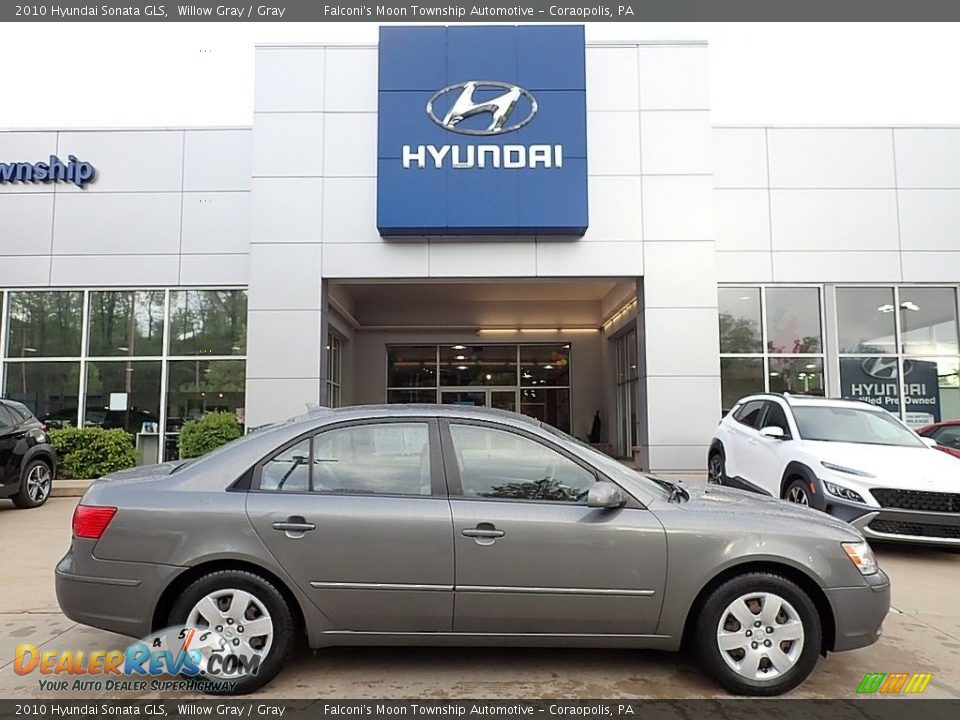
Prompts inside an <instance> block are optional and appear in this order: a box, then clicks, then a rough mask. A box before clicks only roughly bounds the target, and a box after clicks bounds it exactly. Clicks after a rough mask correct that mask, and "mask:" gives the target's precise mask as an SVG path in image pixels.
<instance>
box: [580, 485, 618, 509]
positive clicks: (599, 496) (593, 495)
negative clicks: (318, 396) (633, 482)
mask: <svg viewBox="0 0 960 720" xmlns="http://www.w3.org/2000/svg"><path fill="white" fill-rule="evenodd" d="M626 502H627V498H626V496H625V495H624V494H623V490H621V489H620V488H618V487H617V486H616V485H614V484H613V483H612V482H607V481H606V480H601V481H599V482H595V483H594V484H593V485H591V486H590V491H589V492H588V493H587V507H592V508H618V507H623V506H624V505H625V504H626Z"/></svg>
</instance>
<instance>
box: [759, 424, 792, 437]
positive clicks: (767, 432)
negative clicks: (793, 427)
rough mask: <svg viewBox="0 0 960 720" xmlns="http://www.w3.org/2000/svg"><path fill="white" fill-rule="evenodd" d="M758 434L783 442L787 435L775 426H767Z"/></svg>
mask: <svg viewBox="0 0 960 720" xmlns="http://www.w3.org/2000/svg"><path fill="white" fill-rule="evenodd" d="M760 434H761V435H763V436H764V437H766V438H772V439H774V440H785V439H786V437H787V434H786V433H785V432H784V431H783V428H778V427H776V426H775V425H768V426H767V427H765V428H763V429H761V430H760Z"/></svg>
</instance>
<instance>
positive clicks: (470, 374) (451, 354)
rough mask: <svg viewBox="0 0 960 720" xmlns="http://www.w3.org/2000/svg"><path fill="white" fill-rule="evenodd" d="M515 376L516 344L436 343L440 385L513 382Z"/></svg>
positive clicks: (503, 383) (514, 383) (514, 382)
mask: <svg viewBox="0 0 960 720" xmlns="http://www.w3.org/2000/svg"><path fill="white" fill-rule="evenodd" d="M457 348H461V349H457ZM517 379H518V378H517V346H516V345H471V346H463V345H456V346H450V345H441V346H440V384H441V385H445V386H447V387H451V386H452V387H462V386H467V385H516V384H517Z"/></svg>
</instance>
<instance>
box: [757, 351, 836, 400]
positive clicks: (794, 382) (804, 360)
mask: <svg viewBox="0 0 960 720" xmlns="http://www.w3.org/2000/svg"><path fill="white" fill-rule="evenodd" d="M769 363H770V370H769V378H770V392H779V393H783V392H787V393H790V394H792V395H823V394H824V393H823V387H824V383H823V360H822V359H821V358H818V357H797V358H770V359H769Z"/></svg>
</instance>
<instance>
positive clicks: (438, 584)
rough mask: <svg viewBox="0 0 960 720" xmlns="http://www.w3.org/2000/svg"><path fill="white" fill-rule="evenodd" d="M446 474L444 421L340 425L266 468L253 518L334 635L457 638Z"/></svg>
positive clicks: (252, 497) (283, 452) (253, 495)
mask: <svg viewBox="0 0 960 720" xmlns="http://www.w3.org/2000/svg"><path fill="white" fill-rule="evenodd" d="M442 472H443V470H442V462H441V460H440V446H439V434H438V429H437V422H436V420H432V419H423V420H416V419H403V420H402V421H377V422H360V423H354V424H349V425H342V426H338V427H333V428H330V429H324V430H321V431H320V432H319V433H318V434H317V435H316V436H314V437H313V438H312V439H311V438H303V439H301V440H299V441H297V442H294V443H292V444H290V445H289V446H288V447H285V448H282V449H280V451H279V452H278V453H277V454H276V455H275V456H274V457H273V458H270V459H269V460H267V461H265V462H264V463H261V464H260V465H259V466H258V468H257V469H256V471H255V477H254V481H253V482H254V487H255V488H258V489H256V490H253V491H251V492H250V493H248V499H247V513H248V515H249V517H250V521H251V522H252V523H253V526H254V528H255V529H256V532H257V534H258V535H259V536H260V538H261V539H262V540H263V542H264V544H265V545H266V546H267V548H268V549H269V550H270V552H271V553H272V554H273V556H274V557H275V558H276V559H277V560H278V561H279V563H280V564H281V565H282V566H283V567H284V568H285V569H286V570H287V572H288V573H289V574H290V575H291V576H292V577H293V578H294V580H295V581H296V583H297V584H298V585H299V587H300V589H301V590H302V591H303V592H304V593H305V594H306V595H307V596H308V597H310V598H311V600H312V601H313V602H314V604H315V605H316V606H317V607H318V608H319V609H320V610H321V611H322V612H323V613H324V615H325V616H326V617H327V619H328V621H329V629H330V630H334V631H337V630H347V631H350V630H352V631H376V632H441V631H449V630H450V627H451V623H452V616H453V547H452V530H451V519H450V507H449V503H448V502H447V499H446V497H445V494H446V491H445V488H444V483H443V476H442Z"/></svg>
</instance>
